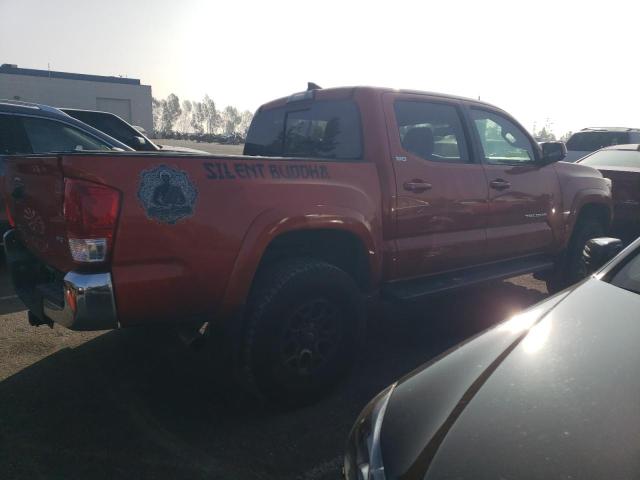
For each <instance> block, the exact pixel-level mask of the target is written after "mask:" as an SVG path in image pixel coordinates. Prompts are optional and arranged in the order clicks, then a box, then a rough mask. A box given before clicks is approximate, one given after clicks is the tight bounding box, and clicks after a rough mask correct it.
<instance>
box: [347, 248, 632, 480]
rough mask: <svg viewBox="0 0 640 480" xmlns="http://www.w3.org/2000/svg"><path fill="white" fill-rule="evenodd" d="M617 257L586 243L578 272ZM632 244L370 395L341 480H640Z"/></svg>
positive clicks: (613, 252) (351, 439) (350, 443)
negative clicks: (594, 270) (552, 293)
mask: <svg viewBox="0 0 640 480" xmlns="http://www.w3.org/2000/svg"><path fill="white" fill-rule="evenodd" d="M620 248H621V242H620V241H619V240H614V239H595V240H591V241H590V242H589V243H588V244H587V248H585V256H584V263H585V268H593V267H594V266H597V265H601V264H602V263H603V262H605V261H607V259H608V258H611V256H612V255H613V254H615V252H617V251H619V249H620ZM639 314H640V240H637V241H635V242H634V243H633V244H631V245H630V246H629V247H627V248H626V249H625V250H624V252H623V253H621V254H620V255H618V256H617V257H615V258H614V260H613V261H611V262H609V263H608V264H607V265H606V266H605V267H604V268H602V269H601V270H599V271H597V273H595V274H594V275H592V276H590V277H589V278H587V279H586V280H584V281H583V282H581V283H580V284H578V285H576V286H574V287H572V288H571V289H568V290H565V291H563V292H561V293H559V294H557V295H555V296H552V297H550V298H548V299H546V300H545V301H543V302H541V303H539V304H537V305H536V306H534V307H532V308H531V309H529V310H527V311H525V312H523V313H520V314H519V315H516V316H515V317H513V318H511V319H510V320H508V321H506V322H504V323H501V324H499V325H497V326H495V327H493V328H491V329H490V330H488V331H486V332H485V333H482V334H480V335H478V336H476V337H474V338H472V339H471V340H469V341H467V342H466V343H465V344H464V345H462V346H459V347H457V348H455V349H453V350H452V351H450V352H448V353H447V354H445V355H443V356H442V357H440V358H439V359H436V360H435V361H433V362H432V363H431V364H429V365H428V366H426V367H423V368H420V369H418V370H416V371H415V372H413V373H411V374H409V375H408V376H407V377H405V378H403V379H401V380H400V381H398V382H397V383H396V384H394V385H391V386H390V387H389V388H387V389H386V390H384V391H383V392H382V393H380V394H379V395H378V396H377V397H376V398H375V399H374V400H373V401H372V402H370V403H369V405H368V406H367V407H366V408H365V409H364V410H363V412H362V413H361V415H360V417H359V418H358V420H357V422H356V424H355V426H354V427H353V430H352V432H351V435H350V438H349V441H348V446H347V454H346V457H345V467H344V472H345V477H346V478H347V479H348V480H352V479H365V480H374V479H375V480H381V479H395V478H403V479H423V478H424V479H495V480H498V479H523V478H526V479H530V478H540V479H552V478H554V479H555V478H558V479H560V478H562V479H571V478H573V479H596V478H597V479H608V478H610V479H613V478H616V479H622V478H625V479H631V478H640V347H639V344H640V342H639V340H640V317H639Z"/></svg>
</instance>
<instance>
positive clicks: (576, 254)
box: [546, 217, 605, 293]
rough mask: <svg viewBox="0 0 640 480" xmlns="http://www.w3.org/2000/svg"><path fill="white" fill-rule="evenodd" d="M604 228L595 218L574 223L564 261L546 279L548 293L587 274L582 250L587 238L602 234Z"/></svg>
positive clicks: (575, 281)
mask: <svg viewBox="0 0 640 480" xmlns="http://www.w3.org/2000/svg"><path fill="white" fill-rule="evenodd" d="M604 233H605V229H604V227H603V226H602V223H600V222H599V221H598V220H597V219H596V218H594V217H587V218H584V219H581V220H579V223H578V224H577V225H576V227H575V229H574V231H573V235H572V236H571V240H570V241H569V246H568V248H567V251H566V253H565V257H564V261H563V262H562V263H561V265H560V266H559V268H557V269H556V272H555V274H554V275H553V277H551V278H550V279H548V280H547V281H546V283H547V290H548V291H549V293H555V292H558V291H560V290H563V289H565V288H567V287H569V286H571V285H573V284H574V283H577V282H579V281H580V280H582V279H583V278H585V277H586V276H587V269H586V266H585V264H584V261H583V260H582V252H583V251H584V247H585V245H586V244H587V242H588V241H589V240H591V239H592V238H597V237H601V236H603V235H604Z"/></svg>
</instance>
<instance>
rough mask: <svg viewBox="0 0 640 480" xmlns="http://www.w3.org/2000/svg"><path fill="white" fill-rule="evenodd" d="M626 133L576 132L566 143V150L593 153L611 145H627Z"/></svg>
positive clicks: (627, 135) (627, 136)
mask: <svg viewBox="0 0 640 480" xmlns="http://www.w3.org/2000/svg"><path fill="white" fill-rule="evenodd" d="M629 141H630V140H629V133H628V132H578V133H574V134H573V135H571V138H570V139H569V141H567V150H575V151H578V152H595V151H596V150H600V149H601V148H604V147H610V146H611V145H624V144H626V143H629Z"/></svg>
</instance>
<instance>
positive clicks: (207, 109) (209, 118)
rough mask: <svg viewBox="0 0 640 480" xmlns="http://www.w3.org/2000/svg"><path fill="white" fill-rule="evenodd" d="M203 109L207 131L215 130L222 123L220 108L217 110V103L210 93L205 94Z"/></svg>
mask: <svg viewBox="0 0 640 480" xmlns="http://www.w3.org/2000/svg"><path fill="white" fill-rule="evenodd" d="M202 110H203V113H204V118H205V123H206V125H207V133H213V132H215V130H216V129H217V128H218V125H219V123H220V115H219V114H218V110H216V103H215V102H214V101H213V100H212V99H211V98H210V97H209V95H205V96H204V99H203V100H202Z"/></svg>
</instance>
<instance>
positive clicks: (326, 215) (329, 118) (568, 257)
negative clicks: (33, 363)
mask: <svg viewBox="0 0 640 480" xmlns="http://www.w3.org/2000/svg"><path fill="white" fill-rule="evenodd" d="M562 156H563V151H562V149H561V148H560V145H559V144H548V145H544V146H543V148H542V149H541V148H540V147H539V146H538V145H537V144H536V142H535V141H534V140H533V138H531V136H530V135H529V134H528V133H527V132H526V131H525V130H524V129H523V128H522V127H521V126H520V125H519V124H518V123H517V122H516V121H515V120H514V119H513V118H512V117H510V116H509V115H508V114H507V113H505V112H504V111H502V110H500V109H498V108H496V107H493V106H491V105H488V104H485V103H482V102H479V101H475V100H469V99H464V98H458V97H453V96H448V95H439V94H431V93H424V92H416V91H402V90H391V89H381V88H369V87H357V88H336V89H326V90H320V89H313V90H308V91H306V92H301V93H298V94H294V95H292V96H291V97H289V98H282V99H279V100H275V101H273V102H270V103H267V104H265V105H263V106H262V107H261V108H260V109H259V110H258V112H257V114H256V115H255V118H254V120H253V123H252V125H251V128H250V131H249V133H248V137H247V141H246V144H245V149H244V155H243V156H193V155H189V156H180V155H175V154H162V153H157V154H155V153H154V154H137V153H131V152H122V153H112V152H109V153H91V154H82V153H72V154H62V155H34V156H22V157H9V159H8V160H7V175H6V185H5V189H6V192H7V201H8V204H9V206H10V208H9V211H10V213H11V216H12V222H13V224H14V225H15V228H14V229H13V230H11V231H10V232H8V233H7V234H6V236H5V250H6V254H7V260H8V264H9V267H10V270H11V273H12V277H13V282H14V285H15V288H16V292H17V293H18V295H19V296H20V298H21V299H22V300H23V301H24V303H25V304H26V305H27V306H28V307H29V309H30V320H31V322H32V323H33V324H51V323H52V322H58V323H60V324H62V325H64V326H66V327H68V328H71V329H77V330H101V329H111V328H119V327H131V326H136V325H153V324H166V323H174V324H177V325H179V326H180V328H181V329H182V330H184V331H191V332H194V333H195V332H198V331H200V332H209V334H210V335H206V337H207V338H209V337H210V340H211V344H212V345H213V346H212V347H211V348H213V349H216V350H218V351H220V352H224V353H225V355H223V356H224V358H226V360H225V361H229V362H230V363H229V365H230V366H232V368H231V367H230V371H233V372H234V373H235V375H236V377H237V378H239V379H240V380H241V381H242V383H243V385H245V386H247V387H249V388H250V389H252V390H253V391H255V392H258V393H260V394H262V395H264V396H267V397H272V398H289V399H291V398H305V397H308V396H309V395H315V394H316V393H318V392H319V391H320V390H322V389H326V388H327V387H329V386H330V385H331V384H333V383H335V382H336V381H337V380H338V379H339V378H340V377H341V376H342V375H343V374H344V373H345V372H346V371H347V370H348V369H347V366H348V365H349V364H350V363H351V361H352V360H353V358H354V356H355V352H356V350H357V348H356V347H357V343H358V341H359V339H361V337H362V331H363V325H364V313H363V311H364V309H363V305H364V299H365V298H367V297H376V296H382V297H383V298H385V299H390V300H408V299H415V298H418V297H422V296H425V295H431V294H435V293H439V292H443V291H446V290H451V289H456V288H461V287H465V286H467V285H470V284H474V283H477V282H481V281H486V280H492V279H498V278H505V277H509V276H513V275H518V274H524V273H531V272H535V273H536V274H538V275H540V276H544V277H545V278H546V279H547V281H548V282H549V284H550V285H551V286H552V288H558V287H560V286H563V285H568V284H569V283H570V282H572V281H575V280H577V279H578V278H579V277H580V275H581V268H580V262H579V259H580V253H581V251H582V248H583V245H584V244H585V242H586V241H587V240H588V239H590V238H591V237H596V236H600V235H602V234H603V233H604V232H605V231H606V230H607V228H608V226H609V224H610V221H611V215H612V214H611V191H610V182H609V181H608V180H606V179H603V177H602V175H601V174H600V173H599V172H598V171H597V170H595V169H593V168H590V167H587V166H582V165H575V164H568V163H564V162H557V160H561V159H562ZM215 339H218V340H219V341H217V342H216V341H215Z"/></svg>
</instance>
